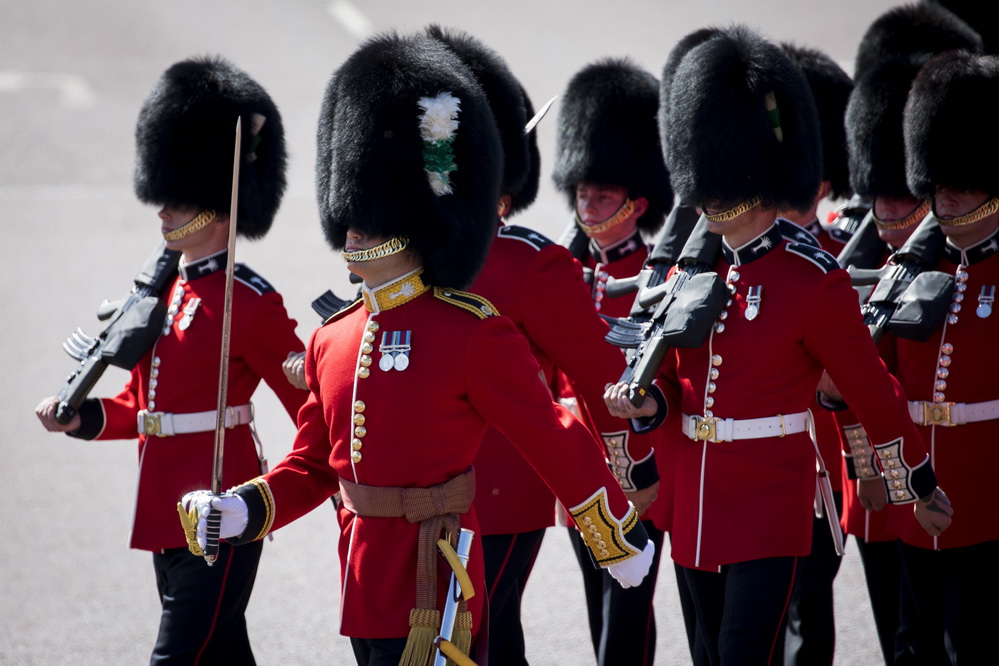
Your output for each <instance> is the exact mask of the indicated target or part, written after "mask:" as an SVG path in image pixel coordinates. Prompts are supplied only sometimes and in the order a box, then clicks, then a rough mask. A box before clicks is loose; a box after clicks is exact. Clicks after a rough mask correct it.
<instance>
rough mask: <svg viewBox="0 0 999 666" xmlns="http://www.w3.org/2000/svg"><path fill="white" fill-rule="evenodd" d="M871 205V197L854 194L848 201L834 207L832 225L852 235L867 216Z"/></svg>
mask: <svg viewBox="0 0 999 666" xmlns="http://www.w3.org/2000/svg"><path fill="white" fill-rule="evenodd" d="M872 206H873V202H872V200H871V199H869V198H868V197H862V196H860V195H859V194H854V195H853V196H852V197H850V200H849V201H847V202H846V203H845V204H843V205H842V206H841V207H839V208H837V209H836V211H835V215H836V222H835V223H834V224H833V226H834V227H835V228H837V229H839V230H841V231H843V232H844V233H847V234H849V235H850V236H853V235H854V234H856V233H857V231H858V230H859V229H860V225H861V224H862V223H863V222H864V220H865V219H866V218H867V216H868V213H870V212H871V208H872Z"/></svg>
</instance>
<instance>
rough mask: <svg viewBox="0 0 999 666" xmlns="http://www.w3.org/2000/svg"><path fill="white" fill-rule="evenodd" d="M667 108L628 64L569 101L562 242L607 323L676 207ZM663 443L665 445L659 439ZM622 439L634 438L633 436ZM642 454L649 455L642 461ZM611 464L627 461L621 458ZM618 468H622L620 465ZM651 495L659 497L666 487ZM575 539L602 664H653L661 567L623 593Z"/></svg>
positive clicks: (638, 462)
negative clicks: (662, 119) (614, 293)
mask: <svg viewBox="0 0 999 666" xmlns="http://www.w3.org/2000/svg"><path fill="white" fill-rule="evenodd" d="M658 108H659V82H658V81H657V80H656V78H655V77H654V76H652V75H651V74H649V73H648V72H646V71H644V70H642V69H641V68H639V67H637V66H635V65H634V64H633V63H631V62H629V61H628V60H620V59H606V60H602V61H599V62H596V63H593V64H590V65H587V66H586V67H584V68H583V69H582V70H580V71H579V72H578V73H576V75H575V76H573V78H572V79H571V80H570V81H569V84H568V86H567V87H566V91H565V94H564V95H563V96H562V107H561V112H560V116H559V127H558V134H557V137H556V162H555V169H554V171H553V173H552V178H553V180H554V181H555V185H556V187H557V188H558V189H559V190H560V191H561V192H562V193H563V195H564V196H565V198H566V200H567V201H568V202H569V205H570V206H571V207H572V209H573V212H574V217H575V219H574V221H573V223H572V225H571V226H570V227H569V229H567V230H566V233H564V234H563V237H562V241H561V242H562V243H564V244H566V245H567V246H568V247H569V249H570V251H571V252H572V253H573V254H574V255H575V256H576V258H577V259H579V260H580V261H581V262H582V263H583V265H584V266H586V267H587V268H589V269H590V270H592V272H593V286H592V290H591V298H592V301H591V303H590V308H591V310H593V311H594V312H599V313H600V314H602V315H608V316H612V317H627V316H628V314H629V312H630V310H631V305H632V302H633V301H634V295H632V294H629V295H626V296H620V297H617V298H610V297H608V296H607V294H606V293H605V289H606V285H607V280H608V278H610V277H614V278H628V277H633V276H635V275H637V274H638V273H639V272H640V271H641V270H642V269H643V268H644V267H645V263H646V259H647V258H648V256H649V246H648V245H647V243H646V241H645V239H644V238H643V235H644V236H648V237H651V236H653V235H654V234H655V233H656V232H657V231H658V230H659V228H660V227H662V225H663V221H664V219H665V216H666V214H667V213H668V212H669V211H670V209H671V208H672V206H673V192H672V190H671V189H670V186H669V176H668V174H667V173H666V166H665V164H664V162H663V156H662V149H661V148H660V145H659V132H658V128H657V126H656V118H657V115H656V114H657V111H658ZM613 351H614V353H616V354H617V357H618V365H619V369H618V371H617V372H616V374H614V375H611V376H607V375H604V379H603V385H601V387H600V391H599V395H601V396H602V394H603V386H605V385H606V383H607V382H613V381H616V380H617V379H618V378H619V377H620V376H621V373H622V371H623V370H624V356H623V355H622V354H621V352H620V350H617V349H614V350H613ZM568 380H569V381H566V380H565V377H564V376H563V377H562V381H561V385H560V398H561V399H562V400H563V401H569V402H570V404H571V403H573V402H575V403H578V402H588V403H591V402H592V400H591V399H589V398H590V396H586V395H583V396H582V397H584V398H587V399H586V400H582V401H581V400H579V398H580V394H581V389H583V388H585V387H583V386H580V385H579V383H578V382H577V381H576V380H575V378H574V377H569V378H568ZM590 409H591V411H592V406H591V407H590ZM604 411H606V409H604ZM654 436H656V438H657V439H658V433H655V434H654ZM616 438H618V439H627V438H628V435H627V434H624V433H622V434H619V435H616ZM605 439H606V437H605ZM648 439H651V437H648ZM636 453H644V455H643V456H642V457H637V456H636V455H635V454H636ZM609 459H610V460H612V461H615V460H621V459H622V458H621V454H620V453H619V454H617V455H610V456H609ZM623 462H625V463H626V465H627V466H628V467H630V468H631V471H630V472H629V474H628V478H625V477H624V476H623V475H621V474H619V475H618V476H619V478H622V484H623V485H624V486H625V488H626V489H631V490H636V489H641V488H642V487H643V486H642V485H638V486H637V487H636V485H635V484H636V483H642V479H641V477H644V478H645V479H648V480H658V478H659V476H658V471H657V470H656V460H655V459H654V457H653V455H652V452H651V451H643V452H638V451H635V450H631V451H630V452H627V453H626V455H625V456H624V460H623ZM616 467H617V468H618V469H620V463H619V464H618V465H616ZM646 468H648V470H649V471H648V472H645V471H644V470H645V469H646ZM639 474H641V477H640V476H639ZM645 483H646V484H647V483H648V481H645ZM629 484H630V485H629ZM649 490H650V491H651V492H653V493H658V484H657V485H656V486H650V487H649ZM654 496H655V495H653V496H652V497H654ZM650 499H651V497H650ZM653 506H654V505H653ZM647 514H648V512H646V513H645V514H643V515H642V521H643V523H644V524H645V530H646V532H648V533H649V535H650V538H652V539H653V541H655V543H656V547H657V550H659V551H661V550H662V541H663V531H662V530H660V529H659V528H658V527H656V525H655V524H654V522H653V521H652V519H651V516H650V515H647ZM569 534H570V538H571V539H572V543H573V548H574V549H575V552H576V556H577V559H578V561H579V565H580V570H581V572H582V574H583V587H584V590H585V593H586V605H587V611H588V617H589V623H590V638H591V640H592V642H593V650H594V653H595V654H596V657H597V663H598V664H651V663H652V661H653V659H654V657H655V647H656V621H655V613H654V611H653V606H652V599H653V595H654V593H655V587H656V577H657V576H656V572H657V571H658V564H659V563H658V560H657V561H656V562H654V563H653V574H652V575H650V576H648V577H646V579H645V581H644V582H643V583H642V585H641V586H640V587H638V588H633V589H627V590H623V589H621V587H620V586H618V585H616V584H614V581H613V580H611V579H610V577H609V576H608V575H607V574H604V573H603V572H600V571H597V570H594V569H593V567H592V566H591V564H590V558H589V555H588V554H587V553H586V552H585V551H586V549H585V548H584V547H583V544H582V542H581V541H580V540H579V539H578V537H577V532H576V531H575V530H570V532H569Z"/></svg>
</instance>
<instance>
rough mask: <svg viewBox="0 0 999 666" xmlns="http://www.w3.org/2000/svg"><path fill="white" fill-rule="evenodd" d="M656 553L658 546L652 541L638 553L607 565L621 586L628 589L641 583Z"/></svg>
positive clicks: (608, 570)
mask: <svg viewBox="0 0 999 666" xmlns="http://www.w3.org/2000/svg"><path fill="white" fill-rule="evenodd" d="M655 554H656V546H655V544H654V543H652V541H649V542H647V543H646V544H645V549H644V550H643V551H642V552H640V553H639V554H638V555H633V556H632V557H629V558H628V559H626V560H625V561H623V562H618V563H616V564H612V565H610V566H609V567H607V573H609V574H610V575H611V576H613V577H614V580H616V581H617V582H618V583H620V584H621V587H623V588H625V589H627V588H629V587H636V586H638V585H641V583H642V580H643V579H644V578H645V576H646V574H648V573H649V568H650V567H651V566H652V558H653V557H654V556H655Z"/></svg>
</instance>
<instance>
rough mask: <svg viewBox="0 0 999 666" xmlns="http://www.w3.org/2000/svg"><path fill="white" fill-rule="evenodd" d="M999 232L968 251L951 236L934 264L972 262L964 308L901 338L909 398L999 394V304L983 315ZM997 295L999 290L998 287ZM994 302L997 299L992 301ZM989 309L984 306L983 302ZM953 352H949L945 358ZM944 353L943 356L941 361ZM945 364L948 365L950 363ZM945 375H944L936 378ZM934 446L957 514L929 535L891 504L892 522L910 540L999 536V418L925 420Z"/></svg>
mask: <svg viewBox="0 0 999 666" xmlns="http://www.w3.org/2000/svg"><path fill="white" fill-rule="evenodd" d="M997 253H999V235H995V234H994V235H993V236H991V237H990V238H988V239H986V240H984V241H982V242H981V243H979V244H977V245H975V246H974V247H973V248H969V249H968V250H967V251H966V252H965V253H964V254H963V256H962V253H961V252H960V251H959V250H958V249H957V248H956V247H954V246H952V245H950V244H949V243H948V244H947V247H946V251H945V257H944V258H943V259H942V260H941V261H940V263H939V264H938V265H937V266H936V269H935V270H938V271H942V272H944V273H948V274H950V275H955V274H956V273H957V269H958V264H959V263H963V264H964V265H965V268H964V272H965V273H966V274H967V281H966V282H964V291H963V292H956V293H961V294H963V300H962V302H961V303H960V306H961V308H960V311H959V312H957V313H956V314H954V315H953V319H952V320H951V321H950V322H944V323H941V324H940V325H939V326H938V328H937V329H936V331H934V333H933V334H932V335H931V336H930V338H929V339H928V340H927V341H925V342H916V341H913V340H905V339H902V338H895V352H896V362H897V364H898V368H897V371H896V374H897V376H898V379H899V381H900V382H902V386H903V387H904V388H905V392H906V395H908V396H909V399H910V400H926V401H933V399H934V393H939V394H941V398H942V401H943V402H955V403H981V402H987V401H990V400H997V399H999V374H997V372H996V369H997V368H999V351H997V347H996V341H997V340H999V312H994V311H993V312H990V313H989V314H988V316H985V317H981V316H979V314H978V312H976V311H977V310H978V309H979V304H980V300H981V297H982V295H983V289H984V295H985V296H986V297H987V296H988V294H989V292H990V290H991V291H993V292H994V291H996V290H997V289H999V256H997ZM993 295H994V294H993ZM992 307H993V308H995V306H992ZM981 313H982V314H984V313H985V310H981ZM944 357H948V358H947V360H943V361H942V359H943V358H944ZM941 361H942V362H941ZM945 364H946V365H945ZM938 382H944V384H943V385H941V386H937V383H938ZM919 431H920V434H921V435H922V437H923V440H924V441H925V442H926V443H927V445H928V446H929V449H930V456H931V458H932V461H933V468H934V470H935V471H936V472H937V478H938V479H939V481H940V487H941V488H942V489H943V491H944V492H945V493H947V496H948V497H949V498H950V501H951V504H952V505H953V507H954V522H953V523H952V524H951V526H950V527H949V528H948V529H947V531H946V532H944V533H943V534H942V535H941V536H939V537H935V538H934V537H930V536H929V535H928V534H926V532H924V531H923V530H922V529H921V528H920V527H919V525H918V523H917V522H916V520H915V518H914V517H913V516H912V515H911V512H905V511H898V510H894V511H892V513H891V515H890V517H889V521H890V522H889V525H890V527H891V529H892V530H893V531H895V532H896V533H897V534H898V536H899V538H900V539H902V540H903V541H904V542H905V543H907V544H910V545H912V546H918V547H920V548H932V549H945V548H960V547H962V546H970V545H973V544H978V543H982V542H985V541H994V540H996V539H999V519H997V518H996V513H995V508H994V505H995V490H994V487H993V486H994V484H993V483H992V482H991V481H990V479H991V477H992V471H993V470H995V469H996V468H997V466H999V444H997V439H999V420H996V419H994V418H993V419H990V420H985V421H979V422H976V423H967V424H964V425H957V426H943V425H934V426H920V427H919Z"/></svg>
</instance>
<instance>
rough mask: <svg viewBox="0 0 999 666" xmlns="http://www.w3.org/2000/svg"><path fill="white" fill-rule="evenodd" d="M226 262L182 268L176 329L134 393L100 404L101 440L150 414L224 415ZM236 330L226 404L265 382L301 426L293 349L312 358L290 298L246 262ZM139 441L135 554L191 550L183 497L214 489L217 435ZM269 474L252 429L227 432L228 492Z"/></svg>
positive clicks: (137, 375)
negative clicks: (288, 307)
mask: <svg viewBox="0 0 999 666" xmlns="http://www.w3.org/2000/svg"><path fill="white" fill-rule="evenodd" d="M226 256H227V254H226V252H225V251H223V252H221V253H219V254H215V255H212V256H211V257H206V258H204V259H202V260H199V261H197V262H194V263H192V264H189V265H187V266H185V267H182V269H181V274H180V275H178V277H177V279H176V280H175V281H174V283H173V284H172V285H171V287H170V289H168V290H165V292H164V294H163V298H164V299H165V300H166V301H167V303H168V304H169V303H171V302H172V301H174V300H176V303H177V307H176V313H175V314H174V315H172V317H170V319H171V323H170V326H169V328H166V327H165V328H164V331H168V332H166V333H165V334H163V335H161V336H160V337H159V339H158V340H157V342H156V344H155V345H153V348H152V349H151V350H150V351H149V352H147V353H146V355H145V356H143V358H142V360H140V361H139V363H138V365H136V367H135V368H134V369H133V370H132V373H131V377H130V378H129V381H128V384H127V385H126V386H125V389H124V390H123V391H122V392H121V393H119V394H118V395H117V396H115V397H114V398H102V399H101V400H100V405H101V408H102V411H103V424H102V425H100V424H91V427H96V428H97V430H98V431H99V432H98V434H97V436H96V438H97V439H131V438H134V437H136V435H137V428H136V420H137V414H138V412H139V410H142V409H149V410H150V411H158V412H167V413H175V414H190V413H196V412H205V411H209V410H211V411H215V409H216V408H217V406H218V386H219V378H218V368H219V358H220V353H221V348H222V311H223V302H224V298H225V265H226ZM185 275H186V276H187V279H185V277H184V276H185ZM196 299H201V301H200V304H199V305H198V306H197V307H196V308H194V310H193V313H194V314H193V316H191V317H190V318H189V321H188V322H187V324H184V323H183V322H184V320H185V318H187V315H186V314H185V308H188V309H190V308H191V307H192V301H196ZM231 323H232V333H231V336H230V343H229V344H230V351H229V380H228V400H227V402H226V404H227V405H230V406H238V405H244V404H246V403H248V402H250V399H251V397H252V396H253V392H254V391H255V390H256V389H257V386H258V385H259V384H260V380H261V379H263V380H264V381H265V382H266V383H267V384H268V386H270V387H271V389H272V390H273V391H274V393H275V394H277V396H278V398H279V399H280V400H281V403H282V404H283V405H284V407H285V409H286V410H287V411H288V414H289V415H290V416H291V418H292V420H294V419H295V416H296V415H297V413H298V409H299V407H300V406H301V405H302V403H303V402H304V401H305V398H306V396H307V392H306V391H302V390H301V389H296V388H294V387H293V386H291V384H289V383H288V380H287V379H286V378H285V375H284V371H283V370H282V369H281V363H282V362H283V361H284V360H285V359H286V358H287V356H288V354H289V353H290V352H300V351H302V350H303V349H304V345H303V344H302V341H301V340H299V339H298V337H297V336H296V335H295V320H293V319H290V318H289V317H288V313H287V312H286V311H285V309H284V305H283V302H282V299H281V296H280V294H278V293H277V292H276V291H274V289H273V287H271V286H270V284H268V283H267V282H266V281H264V280H263V278H261V277H260V276H259V275H257V274H256V273H254V272H253V271H251V270H250V269H248V268H246V267H245V266H243V265H242V264H237V265H236V272H235V276H234V279H233V304H232V320H231ZM151 379H152V380H155V381H151ZM95 411H97V410H95ZM138 438H139V479H138V486H137V491H136V505H135V518H134V521H133V525H132V535H131V547H132V548H139V549H143V550H153V551H159V550H163V549H166V548H184V547H186V546H187V541H186V539H185V536H184V533H183V530H179V529H178V528H177V524H178V523H177V500H178V499H179V498H180V497H182V496H183V495H184V494H185V493H187V492H189V491H192V490H198V489H199V488H210V487H211V485H212V458H213V453H214V448H215V446H214V445H215V433H214V429H213V430H211V431H208V432H196V433H189V434H183V435H173V436H169V437H157V436H146V435H138ZM259 473H260V466H259V460H258V456H257V451H256V446H255V445H254V442H253V437H252V435H251V433H250V428H249V426H247V425H242V426H237V427H235V428H231V429H229V430H226V434H225V455H224V456H223V470H222V487H223V488H227V487H230V486H232V485H235V484H237V483H240V482H242V481H244V480H245V479H247V478H250V477H253V476H256V475H258V474H259Z"/></svg>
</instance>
